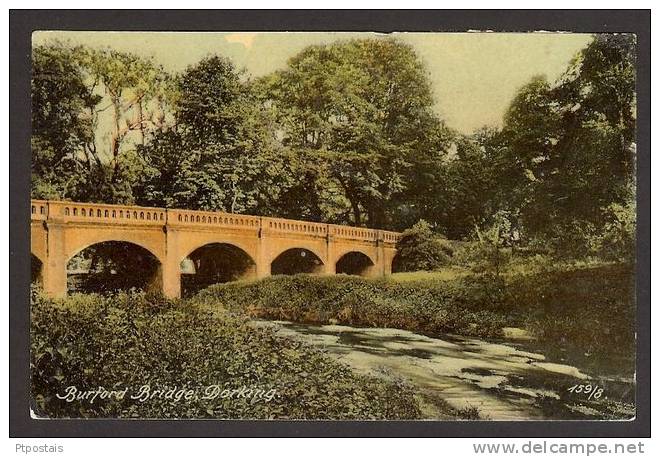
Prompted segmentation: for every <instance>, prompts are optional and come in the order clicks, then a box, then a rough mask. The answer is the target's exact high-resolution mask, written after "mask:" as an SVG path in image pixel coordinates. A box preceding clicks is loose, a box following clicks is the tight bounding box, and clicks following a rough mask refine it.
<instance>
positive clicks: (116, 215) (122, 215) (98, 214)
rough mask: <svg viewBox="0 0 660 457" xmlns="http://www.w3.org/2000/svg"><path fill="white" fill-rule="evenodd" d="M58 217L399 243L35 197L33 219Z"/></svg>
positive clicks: (300, 225) (319, 227) (354, 233)
mask: <svg viewBox="0 0 660 457" xmlns="http://www.w3.org/2000/svg"><path fill="white" fill-rule="evenodd" d="M49 218H58V219H62V220H65V221H73V222H91V221H94V222H99V221H103V223H109V224H135V225H172V226H211V227H213V226H220V227H225V228H240V229H255V230H259V229H264V230H267V231H268V232H276V233H283V234H294V235H301V234H302V235H309V236H320V237H326V236H328V235H330V236H333V237H334V238H340V239H349V240H356V241H369V242H376V241H378V240H379V239H382V240H383V241H384V242H387V243H396V242H397V240H398V239H399V237H400V236H401V234H400V233H398V232H390V231H386V230H376V229H368V228H363V227H351V226H346V225H335V224H323V223H320V222H307V221H298V220H293V219H282V218H275V217H259V216H250V215H245V214H235V213H223V212H215V211H195V210H183V209H166V208H147V207H141V206H130V205H105V204H95V203H76V202H63V201H51V200H31V219H32V220H46V219H49Z"/></svg>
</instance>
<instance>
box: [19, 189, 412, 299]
mask: <svg viewBox="0 0 660 457" xmlns="http://www.w3.org/2000/svg"><path fill="white" fill-rule="evenodd" d="M31 236H32V240H31V252H32V255H33V256H34V257H36V259H38V261H39V263H40V265H39V273H38V276H39V281H40V282H41V284H42V287H43V290H44V292H45V293H46V294H47V295H48V296H51V297H62V296H65V295H66V293H67V264H68V262H69V260H70V259H71V258H72V257H74V256H75V255H76V254H77V253H79V252H81V251H83V250H84V249H86V248H88V247H90V246H94V245H96V244H99V243H105V242H109V241H114V242H123V243H130V244H133V245H136V246H139V247H140V248H142V249H145V250H147V251H149V253H151V254H152V255H153V257H154V258H155V259H156V260H157V262H158V267H157V268H156V272H155V274H154V277H153V278H152V279H151V280H150V281H151V282H150V285H151V287H152V288H159V289H160V290H162V292H163V294H164V295H165V296H166V297H170V298H175V297H179V296H180V295H181V274H182V262H183V261H184V260H185V259H187V258H189V256H190V255H191V254H192V253H193V252H195V251H196V250H199V249H200V248H203V247H204V246H207V245H216V244H218V243H220V244H222V245H228V246H231V247H232V249H238V250H240V251H242V253H243V254H244V255H245V256H246V259H247V264H248V267H247V268H246V269H245V271H244V272H242V274H241V278H263V277H266V276H270V275H271V274H272V273H273V271H272V270H273V268H272V266H273V265H274V262H276V260H277V259H279V258H281V257H282V256H283V255H286V254H287V253H290V252H292V251H294V250H295V251H299V252H301V255H303V256H304V255H305V253H308V255H310V256H313V257H314V258H315V262H316V264H315V266H314V269H313V270H312V271H309V272H312V273H317V274H327V275H331V274H336V273H337V272H349V273H353V274H360V275H363V276H370V277H376V276H384V275H388V274H390V273H391V272H392V261H393V259H394V256H395V254H396V242H397V240H398V238H399V236H400V234H399V233H396V232H389V231H384V230H374V229H367V228H361V227H349V226H343V225H333V224H323V223H317V222H305V221H298V220H290V219H279V218H272V217H259V216H249V215H243V214H230V213H222V212H207V211H189V210H179V209H163V208H145V207H137V206H123V205H104V204H91V203H75V202H64V201H46V200H32V201H31ZM349 257H350V258H357V259H358V261H359V262H358V264H359V265H361V266H360V268H359V269H355V268H353V269H352V271H341V270H342V268H343V267H341V265H342V262H344V261H345V260H346V259H348V258H349ZM354 264H355V262H354Z"/></svg>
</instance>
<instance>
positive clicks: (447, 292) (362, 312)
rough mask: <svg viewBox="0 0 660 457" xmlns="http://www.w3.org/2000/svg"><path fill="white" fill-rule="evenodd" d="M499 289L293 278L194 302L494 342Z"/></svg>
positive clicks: (482, 283) (473, 283) (219, 290)
mask: <svg viewBox="0 0 660 457" xmlns="http://www.w3.org/2000/svg"><path fill="white" fill-rule="evenodd" d="M502 286H503V282H501V281H500V282H498V281H491V280H484V279H480V278H470V279H469V280H456V281H440V280H437V281H436V280H421V281H409V282H405V283H397V282H393V281H387V280H367V279H363V278H360V277H355V276H345V275H339V276H331V277H314V276H308V275H297V276H274V277H270V278H266V279H264V280H261V281H258V282H246V283H232V284H223V285H216V286H213V287H211V288H209V289H207V290H206V291H204V292H202V293H200V294H199V295H198V296H197V298H196V299H197V300H201V301H205V302H208V303H221V304H222V305H224V306H226V307H228V308H229V309H231V310H235V311H244V312H246V313H247V314H248V315H249V316H250V317H259V318H267V319H279V320H293V321H301V322H323V323H328V322H332V321H334V320H337V321H339V322H341V323H345V324H351V325H363V326H374V327H395V328H403V329H409V330H413V331H420V332H427V333H462V334H468V335H478V336H499V335H500V329H501V328H502V327H503V326H505V325H506V324H507V321H508V317H507V316H506V314H505V313H504V312H502V311H503V310H502V306H504V304H505V300H504V298H505V296H504V288H503V287H502Z"/></svg>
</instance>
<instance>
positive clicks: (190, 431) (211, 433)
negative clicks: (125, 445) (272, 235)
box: [9, 10, 651, 438]
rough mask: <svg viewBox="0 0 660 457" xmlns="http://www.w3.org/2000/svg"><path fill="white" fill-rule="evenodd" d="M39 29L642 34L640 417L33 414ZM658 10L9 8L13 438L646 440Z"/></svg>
mask: <svg viewBox="0 0 660 457" xmlns="http://www.w3.org/2000/svg"><path fill="white" fill-rule="evenodd" d="M34 30H125V31H130V30H135V31H137V30H143V31H150V30H153V31H156V30H169V31H239V30H240V31H269V30H281V31H379V32H393V31H445V32H446V31H466V30H494V31H508V32H523V31H534V30H546V31H557V30H561V31H573V32H588V33H593V32H629V33H635V34H637V47H638V67H637V104H638V108H637V109H638V117H637V119H638V124H637V140H638V142H637V154H638V182H637V185H638V209H637V211H638V246H637V253H638V266H637V299H638V305H637V306H638V313H637V323H638V337H637V342H638V348H637V417H636V419H635V420H633V421H627V422H597V421H579V422H568V421H557V422H553V421H548V422H405V421H392V422H363V421H355V422H347V421H337V422H321V421H304V422H303V421H274V422H267V421H266V422H261V421H212V420H209V421H201V420H197V421H189V420H177V421H170V420H162V421H161V420H159V421H153V420H144V421H142V420H54V419H53V420H35V419H32V418H30V416H29V399H28V394H29V382H30V379H29V327H28V323H29V300H28V293H27V291H28V290H29V279H28V278H29V277H30V276H29V268H30V263H29V255H28V253H29V244H30V235H29V233H30V230H29V220H30V217H29V202H28V201H27V200H28V199H29V195H30V76H29V75H30V51H31V33H32V31H34ZM650 31H651V12H650V10H376V11H370V10H332V11H329V10H325V11H324V10H317V11H311V10H225V11H219V10H217V11H208V10H207V11H200V10H197V11H194V10H161V11H158V10H94V11H92V10H10V37H9V39H10V42H9V43H10V59H9V60H10V82H9V89H10V150H11V153H10V154H9V160H10V176H11V181H10V212H9V221H10V274H9V283H10V284H11V286H10V294H9V300H10V301H9V303H10V306H9V330H10V338H9V342H10V380H9V397H10V399H9V403H10V415H9V422H10V427H9V436H10V437H14V438H15V437H51V438H54V437H239V436H240V437H243V436H253V437H303V436H304V437H316V436H325V437H336V436H346V437H354V436H362V437H500V438H504V437H529V438H532V437H594V438H596V437H597V438H602V437H610V438H612V437H621V438H623V437H650V436H651V412H650V407H651V377H650V376H651V373H650V368H651V358H650V355H651V344H650V343H651V336H650V335H651V333H650V326H651V319H650V318H651V309H650V303H651V302H650V297H651V295H650V271H651V259H650V247H651V235H650V229H651V220H650V215H651V206H650V202H651V195H650V190H651V188H650V185H651V181H650V178H651V167H650V146H651V141H650V139H651V136H650V135H651V131H650V126H651V117H650V100H651V98H650V95H651V85H650V75H651V70H650V69H651V67H650V62H651V47H650V38H651V36H650Z"/></svg>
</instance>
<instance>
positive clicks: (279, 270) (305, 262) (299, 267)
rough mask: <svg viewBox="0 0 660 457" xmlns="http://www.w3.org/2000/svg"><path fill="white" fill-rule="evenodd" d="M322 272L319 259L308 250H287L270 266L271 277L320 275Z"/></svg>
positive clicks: (321, 263) (321, 264)
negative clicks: (306, 274)
mask: <svg viewBox="0 0 660 457" xmlns="http://www.w3.org/2000/svg"><path fill="white" fill-rule="evenodd" d="M322 270H323V262H322V261H321V259H320V258H319V257H318V256H317V255H316V254H314V253H313V252H312V251H310V250H309V249H303V248H293V249H287V250H286V251H284V252H283V253H281V254H280V255H278V256H277V257H276V258H275V260H273V262H272V263H271V264H270V272H271V274H273V275H295V274H298V273H320V272H321V271H322Z"/></svg>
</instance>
